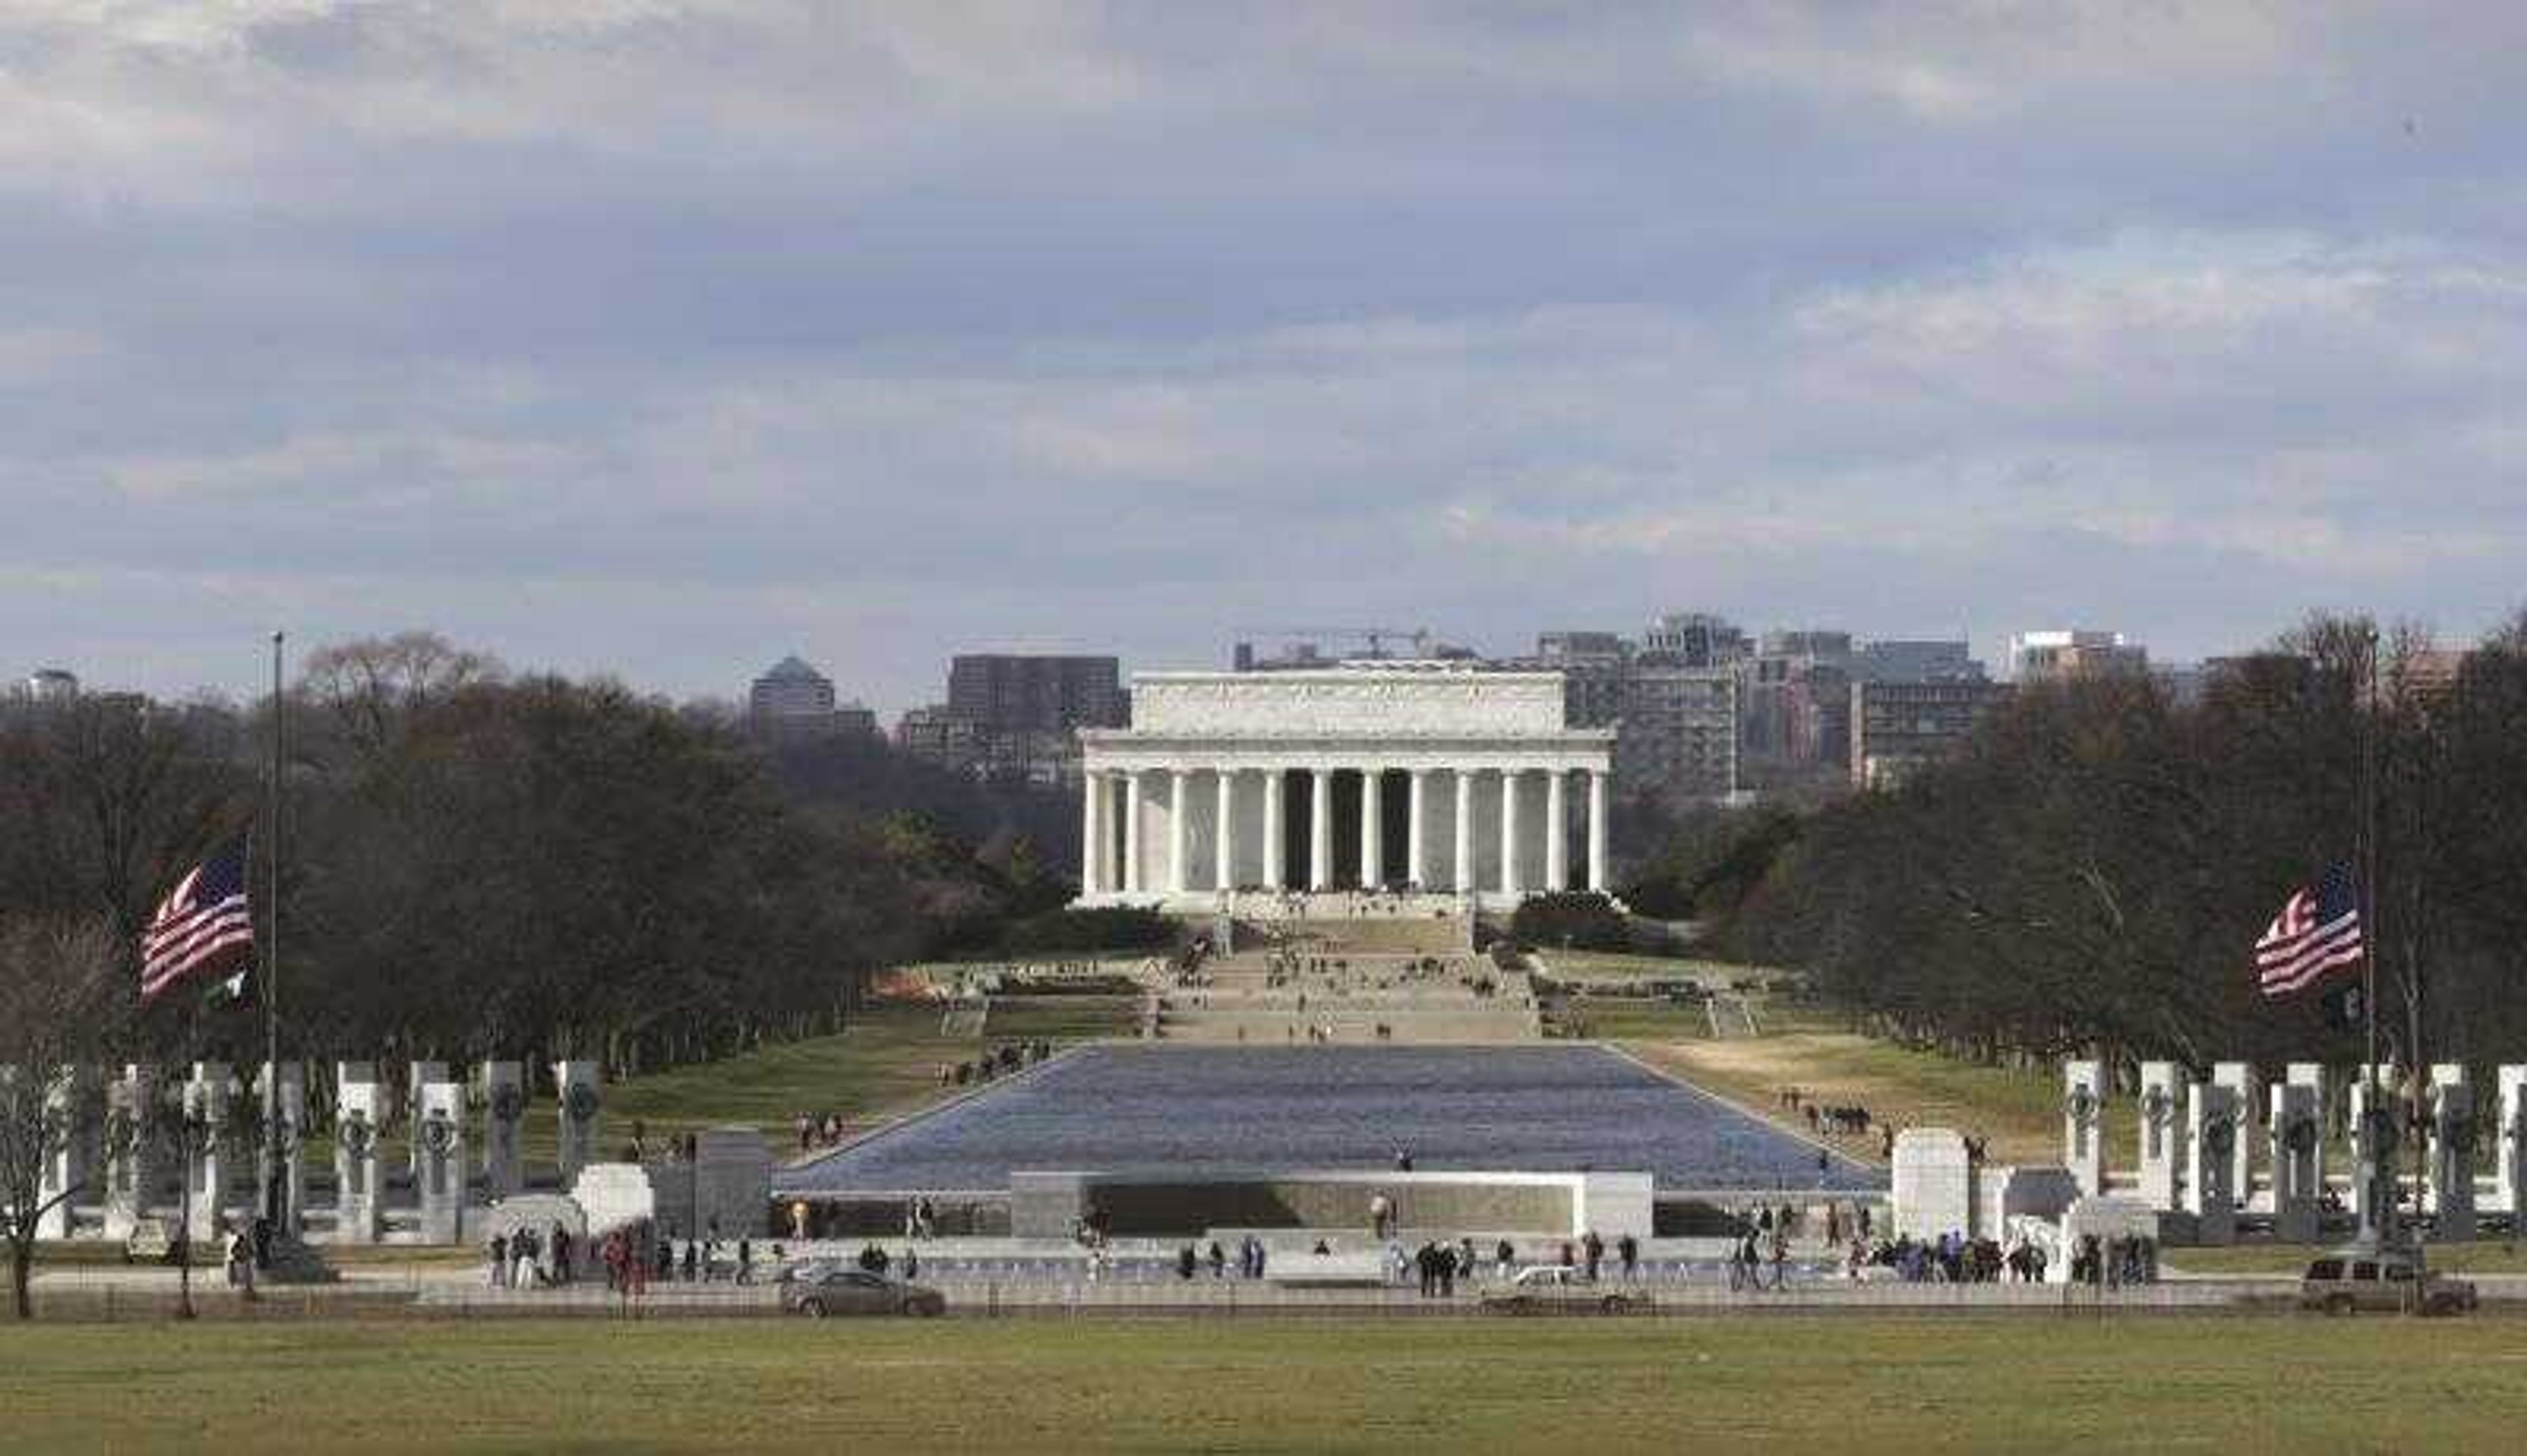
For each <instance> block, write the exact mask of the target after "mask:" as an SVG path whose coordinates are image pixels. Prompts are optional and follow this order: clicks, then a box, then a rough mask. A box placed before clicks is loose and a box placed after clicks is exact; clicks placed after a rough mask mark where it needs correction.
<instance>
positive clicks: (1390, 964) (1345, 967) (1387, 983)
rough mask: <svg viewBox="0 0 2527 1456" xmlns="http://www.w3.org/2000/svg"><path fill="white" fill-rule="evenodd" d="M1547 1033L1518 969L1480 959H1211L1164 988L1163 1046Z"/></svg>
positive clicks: (1257, 954)
mask: <svg viewBox="0 0 2527 1456" xmlns="http://www.w3.org/2000/svg"><path fill="white" fill-rule="evenodd" d="M1542 1034H1543V1031H1542V1027H1541V1024H1540V1022H1539V1020H1538V1018H1537V1014H1536V1006H1535V993H1534V989H1533V987H1532V986H1531V985H1529V983H1528V981H1527V978H1526V977H1525V976H1524V975H1523V974H1522V973H1505V972H1502V971H1499V970H1496V969H1494V968H1493V966H1492V965H1491V963H1490V962H1489V961H1488V960H1486V959H1483V958H1481V957H1477V956H1474V955H1472V954H1470V953H1468V952H1465V951H1462V950H1460V951H1458V952H1456V953H1454V954H1420V953H1414V954H1399V953H1385V952H1369V951H1356V950H1348V949H1336V948H1322V947H1321V946H1320V944H1319V943H1317V942H1305V943H1301V944H1297V945H1293V946H1292V947H1290V948H1288V949H1284V950H1277V951H1274V950H1267V951H1245V952H1240V953H1238V954H1235V955H1229V956H1221V957H1215V958H1213V959H1212V960H1211V961H1209V962H1207V963H1206V964H1205V965H1204V967H1203V968H1202V970H1201V972H1200V973H1198V974H1197V975H1195V976H1194V977H1191V978H1188V979H1181V980H1179V981H1178V982H1176V983H1174V984H1171V985H1168V986H1166V987H1164V988H1163V989H1161V990H1160V994H1159V1008H1158V1019H1157V1035H1158V1037H1159V1039H1160V1040H1166V1041H1184V1042H1202V1043H1210V1044H1218V1043H1222V1042H1226V1043H1243V1044H1245V1045H1250V1046H1283V1045H1311V1044H1315V1043H1320V1042H1330V1043H1335V1044H1339V1045H1349V1046H1358V1045H1370V1044H1376V1043H1380V1042H1392V1043H1398V1044H1413V1045H1434V1044H1439V1045H1465V1044H1498V1043H1506V1042H1520V1041H1533V1040H1536V1039H1538V1038H1539V1037H1540V1036H1541V1035H1542Z"/></svg>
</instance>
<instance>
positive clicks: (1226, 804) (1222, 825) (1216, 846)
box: [1211, 769, 1237, 890]
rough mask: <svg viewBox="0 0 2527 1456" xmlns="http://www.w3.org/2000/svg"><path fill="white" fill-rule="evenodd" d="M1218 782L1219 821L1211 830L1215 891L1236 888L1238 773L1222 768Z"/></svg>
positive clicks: (1213, 884) (1212, 873)
mask: <svg viewBox="0 0 2527 1456" xmlns="http://www.w3.org/2000/svg"><path fill="white" fill-rule="evenodd" d="M1215 777H1216V778H1218V780H1219V793H1218V797H1219V806H1218V807H1219V821H1218V823H1217V824H1215V825H1213V826H1212V835H1211V840H1212V843H1211V861H1212V864H1211V883H1212V888H1213V889H1219V890H1233V889H1235V888H1237V771H1236V770H1234V769H1221V770H1220V771H1219V773H1218V774H1217V775H1216V776H1215Z"/></svg>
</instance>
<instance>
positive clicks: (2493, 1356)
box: [0, 1317, 2527, 1452]
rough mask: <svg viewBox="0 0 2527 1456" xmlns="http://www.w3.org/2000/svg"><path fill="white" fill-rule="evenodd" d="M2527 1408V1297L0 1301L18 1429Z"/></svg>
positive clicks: (1017, 1436)
mask: <svg viewBox="0 0 2527 1456" xmlns="http://www.w3.org/2000/svg"><path fill="white" fill-rule="evenodd" d="M2320 1332H2321V1334H2322V1337H2316V1336H2317V1335H2318V1334H2319V1333H2320ZM2522 1409H2527V1322H2509V1321H2473V1322H2466V1321H2450V1322H2447V1323H2444V1324H2442V1323H2432V1324H2422V1323H2416V1322H2408V1321H2396V1320H2385V1319H2381V1320H2362V1321H2350V1322H2334V1323H2325V1324H2318V1323H2316V1322H2313V1321H2308V1320H2284V1319H2279V1318H2223V1319H2182V1318H2170V1317H2125V1318H2118V1319H2113V1320H2108V1321H2103V1322H2100V1321H2098V1320H2095V1319H2093V1318H2088V1319H2042V1318H2027V1317H2018V1318H1973V1317H1964V1318H1951V1319H1942V1320H1935V1321H1933V1320H1895V1319H1887V1320H1879V1319H1867V1318H1842V1319H1826V1320H1804V1319H1795V1318H1773V1317H1754V1318H1743V1319H1714V1320H1662V1321H1654V1322H1639V1321H1624V1322H1613V1321H1609V1322H1594V1321H1572V1322H1558V1321H1537V1322H1520V1323H1506V1322H1504V1323H1489V1322H1471V1321H1459V1320H1448V1321H1432V1322H1429V1323H1417V1322H1412V1321H1384V1322H1371V1321H1353V1322H1333V1321H1280V1320H1275V1321H1270V1322H1263V1321H1255V1322H1246V1323H1228V1322H1201V1321H1183V1320H1168V1321H1158V1320H1151V1321H1110V1322H1109V1321H1083V1322H1076V1323H1055V1322H1042V1323H1038V1322H1025V1321H992V1322H967V1321H956V1320H951V1321H947V1322H943V1323H936V1324H915V1325H880V1324H861V1325H851V1324H831V1325H819V1326H810V1325H804V1324H784V1323H775V1322H771V1321H745V1322H685V1323H673V1322H648V1323H642V1324H621V1323H611V1322H603V1321H582V1322H571V1323H559V1322H551V1323H546V1322H527V1321H515V1322H512V1321H476V1322H470V1323H455V1322H448V1323H427V1324H425V1323H415V1322H405V1321H387V1320H377V1321H365V1320H363V1321H335V1322H316V1323H305V1324H271V1325H243V1326H239V1325H224V1326H215V1327H190V1328H178V1327H174V1326H163V1325H160V1326H129V1325H127V1326H84V1327H60V1326H55V1327H39V1328H36V1329H32V1330H26V1329H14V1330H6V1331H0V1429H5V1431H6V1432H7V1436H8V1444H9V1448H10V1449H12V1450H18V1451H41V1450H56V1449H73V1448H76V1449H112V1450H177V1449H181V1450H246V1449H258V1448H260V1449H277V1450H321V1449H343V1448H350V1447H366V1448H370V1449H373V1450H395V1451H402V1450H416V1449H438V1450H456V1449H468V1450H538V1451H572V1450H586V1451H598V1450H603V1451H620V1450H680V1449H684V1450H689V1449H711V1450H741V1449H743V1450H769V1449H784V1450H787V1449H803V1448H810V1447H815V1448H822V1449H853V1450H870V1451H910V1450H932V1449H967V1450H971V1449H990V1450H995V1451H1007V1452H1024V1451H1072V1450H1089V1449H1106V1450H1124V1451H1167V1452H1174V1451H1189V1450H1208V1451H1310V1452H1318V1451H1369V1450H1379V1451H1385V1450H1449V1451H1486V1452H1491V1451H1548V1450H1549V1451H1556V1452H1579V1451H1602V1450H1644V1451H1645V1450H1660V1451H1675V1450H1687V1449H1715V1448H1717V1449H1766V1450H1785V1451H1800V1450H1811V1451H1845V1450H1856V1449H1864V1448H1865V1449H1870V1450H1876V1451H1886V1452H1896V1451H1915V1450H1928V1449H1933V1448H1937V1449H1942V1450H1966V1451H2027V1450H2037V1449H2044V1448H2050V1447H2058V1448H2062V1449H2079V1450H2108V1451H2113V1450H2136V1449H2151V1450H2156V1449H2163V1448H2166V1447H2169V1446H2176V1447H2182V1448H2188V1449H2204V1450H2223V1451H2288V1452H2313V1451H2377V1450H2405V1451H2425V1450H2427V1451H2467V1450H2481V1451H2507V1450H2514V1449H2516V1440H2517V1421H2518V1413H2519V1411H2521V1410H2522Z"/></svg>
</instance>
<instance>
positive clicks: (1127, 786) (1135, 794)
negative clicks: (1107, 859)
mask: <svg viewBox="0 0 2527 1456" xmlns="http://www.w3.org/2000/svg"><path fill="white" fill-rule="evenodd" d="M1123 890H1124V893H1126V894H1134V895H1137V894H1139V893H1140V892H1141V771H1140V770H1138V769H1134V770H1132V771H1131V772H1129V773H1127V774H1125V775H1124V776H1123Z"/></svg>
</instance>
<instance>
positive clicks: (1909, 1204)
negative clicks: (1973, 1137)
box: [1887, 1128, 1983, 1240]
mask: <svg viewBox="0 0 2527 1456" xmlns="http://www.w3.org/2000/svg"><path fill="white" fill-rule="evenodd" d="M1975 1175H1976V1169H1975V1164H1974V1160H1973V1159H1972V1158H1970V1157H1968V1156H1967V1155H1966V1140H1965V1138H1964V1137H1962V1136H1960V1135H1959V1134H1958V1133H1956V1132H1955V1131H1953V1130H1949V1129H1946V1128H1907V1129H1905V1130H1902V1131H1900V1132H1898V1133H1896V1134H1895V1158H1894V1162H1893V1166H1892V1167H1891V1168H1890V1170H1889V1172H1888V1179H1887V1189H1888V1201H1889V1202H1890V1203H1891V1204H1892V1205H1893V1209H1892V1212H1893V1214H1894V1219H1893V1223H1894V1225H1895V1229H1894V1231H1895V1233H1896V1235H1897V1236H1898V1237H1911V1238H1916V1239H1931V1240H1935V1239H1937V1238H1940V1237H1942V1236H1943V1235H1946V1234H1950V1233H1954V1234H1957V1235H1959V1236H1961V1237H1969V1238H1970V1237H1972V1236H1973V1235H1974V1232H1975V1227H1974V1218H1975V1207H1976V1205H1977V1204H1979V1203H1981V1202H1982V1201H1983V1200H1982V1199H1981V1197H1980V1196H1978V1189H1977V1188H1976V1181H1977V1180H1976V1176H1975Z"/></svg>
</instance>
